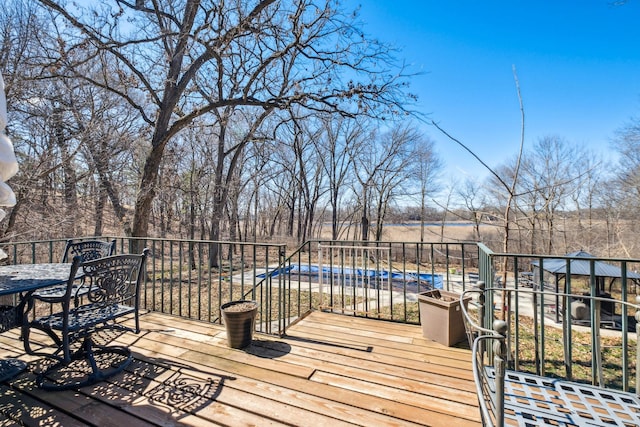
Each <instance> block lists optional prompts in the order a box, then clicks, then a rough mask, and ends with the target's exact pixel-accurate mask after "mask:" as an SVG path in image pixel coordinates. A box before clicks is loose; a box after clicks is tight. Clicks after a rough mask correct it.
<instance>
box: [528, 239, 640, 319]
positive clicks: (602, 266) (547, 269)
mask: <svg viewBox="0 0 640 427" xmlns="http://www.w3.org/2000/svg"><path fill="white" fill-rule="evenodd" d="M565 257H566V258H551V259H545V260H543V262H542V270H543V271H540V261H532V262H531V265H532V266H533V268H534V275H535V277H538V278H539V277H540V275H541V274H543V273H549V274H552V275H553V276H554V278H555V292H558V291H559V282H560V281H561V280H562V279H564V281H565V286H564V289H563V292H565V293H566V292H567V289H566V277H567V263H568V264H569V268H570V270H569V271H570V274H571V276H583V277H585V276H586V277H590V276H591V272H592V264H593V273H594V276H595V280H596V295H593V296H601V297H605V298H606V297H610V296H611V294H610V292H611V287H612V286H613V283H614V282H615V280H616V279H621V278H622V269H621V268H620V267H618V266H615V265H612V264H609V263H606V262H604V261H599V260H590V259H589V258H595V257H594V256H593V255H591V254H590V253H588V252H585V251H576V252H571V253H569V254H567V255H565ZM626 277H627V279H630V280H632V281H634V282H635V281H637V280H638V279H640V274H638V273H636V272H634V271H627V274H626ZM607 280H608V282H609V292H606V282H607ZM556 299H558V298H557V297H556ZM558 302H559V301H556V307H558ZM602 309H603V311H607V312H610V313H611V314H613V313H612V312H613V309H612V307H607V306H606V305H604V306H603V307H602ZM558 321H559V310H556V322H558Z"/></svg>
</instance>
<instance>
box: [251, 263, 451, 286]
mask: <svg viewBox="0 0 640 427" xmlns="http://www.w3.org/2000/svg"><path fill="white" fill-rule="evenodd" d="M269 274H270V276H271V277H275V276H277V275H279V274H295V275H304V276H310V277H318V276H319V274H320V267H318V266H316V265H298V264H291V265H289V266H288V267H285V268H280V269H276V270H273V271H271V272H270V273H269ZM332 274H333V275H334V276H335V277H342V276H344V278H345V279H346V280H345V281H347V282H348V281H351V280H355V281H361V280H362V278H365V277H366V278H368V279H376V278H377V279H381V280H390V281H391V282H395V283H394V285H397V284H398V283H397V282H408V283H407V284H410V283H416V284H417V283H418V282H421V283H423V284H424V283H425V282H427V283H429V284H430V287H432V288H433V289H442V283H443V281H442V275H441V274H427V273H420V274H418V273H414V272H389V271H386V270H374V269H362V268H347V267H333V268H332V267H322V276H323V277H329V276H330V275H332ZM266 276H267V273H263V274H259V275H258V276H257V277H260V278H265V277H266Z"/></svg>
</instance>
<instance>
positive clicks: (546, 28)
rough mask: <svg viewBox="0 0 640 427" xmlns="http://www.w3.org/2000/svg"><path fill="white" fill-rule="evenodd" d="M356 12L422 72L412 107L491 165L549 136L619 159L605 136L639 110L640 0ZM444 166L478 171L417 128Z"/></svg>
mask: <svg viewBox="0 0 640 427" xmlns="http://www.w3.org/2000/svg"><path fill="white" fill-rule="evenodd" d="M360 18H361V20H362V22H363V23H364V30H365V32H366V33H368V34H369V35H371V36H373V37H376V38H378V39H380V40H382V41H385V42H387V43H391V44H393V45H395V46H397V47H398V48H400V49H401V50H402V51H401V53H399V54H398V58H401V59H403V60H404V61H405V62H406V63H407V64H409V65H410V67H411V70H413V71H416V72H420V73H421V74H420V75H419V76H416V77H414V78H413V79H412V82H411V91H412V92H414V93H416V94H417V95H418V96H419V101H418V105H417V109H418V110H419V111H420V112H422V113H425V114H428V115H429V116H428V117H429V119H430V120H431V119H432V120H434V121H435V122H437V123H438V124H439V125H440V126H441V127H443V128H444V129H445V130H446V131H447V132H449V133H450V134H451V135H452V136H454V137H456V138H457V139H459V140H461V141H462V142H464V143H465V144H466V145H467V146H468V147H469V148H470V149H472V150H473V151H474V152H475V153H476V154H477V155H478V156H479V157H481V158H482V159H483V160H484V161H485V162H486V163H487V164H488V165H490V166H492V167H493V166H496V165H498V164H500V163H502V162H503V161H504V160H506V159H507V158H508V157H510V156H513V155H515V154H516V153H517V150H518V145H519V142H520V131H521V116H520V107H519V101H518V97H517V92H516V85H515V81H514V75H513V67H515V68H516V70H517V74H518V80H519V84H520V90H521V94H522V98H523V104H524V110H525V146H526V147H531V146H532V145H533V144H534V142H535V141H536V140H537V139H539V138H542V137H546V136H560V137H562V138H564V139H566V140H567V141H569V142H571V143H577V144H584V145H586V146H588V147H589V148H591V149H593V150H594V151H596V152H598V153H600V154H601V155H602V156H603V158H604V159H605V160H615V158H614V157H612V156H613V155H612V154H611V153H612V150H611V148H610V141H611V139H612V138H613V137H614V136H615V131H616V130H618V129H620V128H621V127H622V126H623V125H625V123H628V122H629V120H631V118H632V117H640V1H638V0H629V1H628V2H627V4H625V5H622V6H614V5H613V1H612V0H582V1H578V0H573V1H564V0H555V1H548V0H540V1H527V2H525V1H517V0H511V1H503V0H487V1H471V0H368V1H364V2H362V3H361V9H360ZM424 130H425V133H427V135H429V137H430V138H431V139H433V140H434V141H435V142H436V149H437V150H438V152H439V154H440V156H441V158H442V159H443V160H444V162H445V171H446V176H457V177H460V178H463V177H465V176H467V175H469V176H471V177H477V176H486V175H487V173H486V170H485V169H484V168H483V167H482V166H481V165H480V164H479V163H478V162H477V161H476V160H475V159H473V158H472V156H471V155H470V154H468V153H467V152H465V151H464V150H463V149H462V148H460V147H459V146H458V145H457V144H454V143H452V142H450V141H449V140H448V139H447V138H446V137H444V136H443V135H442V134H441V133H440V132H439V131H437V129H435V128H433V127H427V126H425V127H424Z"/></svg>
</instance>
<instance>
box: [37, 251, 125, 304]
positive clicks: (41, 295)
mask: <svg viewBox="0 0 640 427" xmlns="http://www.w3.org/2000/svg"><path fill="white" fill-rule="evenodd" d="M115 251H116V240H115V239H113V240H111V241H109V242H107V241H103V240H82V241H77V242H74V241H73V240H71V239H70V240H67V245H66V246H65V248H64V255H63V256H62V263H67V262H71V260H72V259H73V258H74V257H76V256H79V257H80V258H81V260H82V261H83V262H86V261H91V260H94V259H98V258H104V257H107V256H111V255H113V254H115ZM82 283H83V282H82V280H80V281H77V282H76V283H75V285H74V290H73V295H74V305H75V306H77V305H78V304H79V299H80V297H81V296H82V295H83V294H85V293H86V291H87V290H86V287H85V286H82ZM66 290H67V289H66V286H64V285H63V286H51V287H48V288H44V289H39V290H37V291H35V292H34V293H33V295H32V297H33V298H34V299H35V300H39V301H43V302H48V303H51V304H55V303H60V302H61V301H62V298H63V297H64V294H65V292H66ZM52 310H53V309H52Z"/></svg>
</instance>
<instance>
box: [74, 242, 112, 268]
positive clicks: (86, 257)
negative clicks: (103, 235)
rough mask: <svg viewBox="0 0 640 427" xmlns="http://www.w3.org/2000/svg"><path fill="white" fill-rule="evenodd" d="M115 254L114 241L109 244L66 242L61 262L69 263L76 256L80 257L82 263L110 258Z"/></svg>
mask: <svg viewBox="0 0 640 427" xmlns="http://www.w3.org/2000/svg"><path fill="white" fill-rule="evenodd" d="M115 253H116V241H115V239H113V240H111V241H110V242H106V241H102V240H82V241H78V242H74V241H73V240H67V245H66V246H65V248H64V255H63V256H62V262H63V263H64V262H71V260H72V259H73V258H74V257H76V256H80V258H81V259H82V262H86V261H91V260H94V259H98V258H104V257H107V256H111V255H113V254H115Z"/></svg>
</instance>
